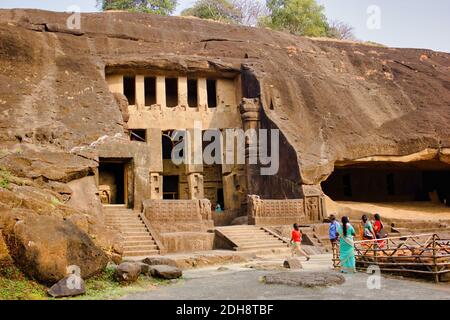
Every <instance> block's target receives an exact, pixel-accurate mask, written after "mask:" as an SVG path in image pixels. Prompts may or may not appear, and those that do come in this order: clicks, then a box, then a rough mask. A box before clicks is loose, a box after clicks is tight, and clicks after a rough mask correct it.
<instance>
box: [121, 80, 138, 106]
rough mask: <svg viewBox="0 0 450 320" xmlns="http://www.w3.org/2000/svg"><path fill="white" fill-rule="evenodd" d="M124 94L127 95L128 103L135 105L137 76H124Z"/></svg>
mask: <svg viewBox="0 0 450 320" xmlns="http://www.w3.org/2000/svg"><path fill="white" fill-rule="evenodd" d="M123 94H124V95H125V97H127V100H128V104H129V105H130V106H133V105H135V104H136V77H135V76H125V77H123Z"/></svg>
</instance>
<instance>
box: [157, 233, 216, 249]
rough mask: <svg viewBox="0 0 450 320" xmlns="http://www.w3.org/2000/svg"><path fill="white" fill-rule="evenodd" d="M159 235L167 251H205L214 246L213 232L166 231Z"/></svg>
mask: <svg viewBox="0 0 450 320" xmlns="http://www.w3.org/2000/svg"><path fill="white" fill-rule="evenodd" d="M159 237H160V240H161V241H162V243H163V245H164V248H165V249H166V250H167V253H174V252H193V251H205V250H212V249H213V247H214V233H208V232H168V233H161V234H160V236H159Z"/></svg>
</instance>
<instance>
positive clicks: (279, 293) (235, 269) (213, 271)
mask: <svg viewBox="0 0 450 320" xmlns="http://www.w3.org/2000/svg"><path fill="white" fill-rule="evenodd" d="M272 262H274V263H275V262H278V263H281V262H282V261H281V260H278V261H272ZM264 263H265V264H266V265H267V264H268V263H269V261H265V262H264ZM303 265H304V270H302V271H295V272H312V271H324V270H325V271H329V272H334V271H331V266H330V256H329V255H318V256H314V257H313V258H312V260H311V261H310V262H308V263H304V264H303ZM224 267H225V268H227V269H226V270H224V271H219V270H218V267H217V266H216V267H213V268H212V267H211V268H204V269H195V270H188V271H186V272H185V273H184V280H182V281H181V282H179V283H177V284H174V285H170V286H167V287H163V288H161V289H158V290H153V291H148V292H140V293H135V294H130V295H127V296H125V297H123V299H125V300H134V299H138V300H161V299H162V300H191V299H197V300H209V299H218V300H227V299H238V300H244V299H257V300H265V299H275V300H278V299H283V300H309V299H330V300H335V299H346V300H347V299H387V300H389V299H411V300H421V299H436V300H437V299H448V300H450V285H449V284H439V285H436V284H433V283H428V282H419V281H413V280H403V279H399V278H392V277H382V278H381V289H380V290H376V289H374V290H369V289H367V279H368V275H367V274H365V273H358V274H355V275H349V276H346V282H345V283H344V284H343V285H340V286H339V285H338V286H334V287H329V288H303V287H291V286H286V285H266V284H264V283H262V282H261V277H262V276H264V275H267V274H269V273H275V272H279V271H263V270H255V269H249V268H246V267H245V266H244V265H226V266H224ZM292 272H294V271H292Z"/></svg>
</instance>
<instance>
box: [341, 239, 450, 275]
mask: <svg viewBox="0 0 450 320" xmlns="http://www.w3.org/2000/svg"><path fill="white" fill-rule="evenodd" d="M355 258H356V267H357V269H367V268H368V267H369V266H373V265H375V266H378V267H379V268H380V270H381V271H384V272H391V273H400V274H405V275H408V274H409V275H411V274H416V275H418V274H422V275H428V276H432V277H433V278H434V280H435V281H436V282H439V281H443V279H444V278H446V279H448V276H449V275H448V273H450V240H448V239H440V238H439V236H438V235H436V234H418V235H409V236H399V237H389V238H385V239H378V240H362V241H355ZM333 266H334V267H335V268H339V249H338V248H336V250H333Z"/></svg>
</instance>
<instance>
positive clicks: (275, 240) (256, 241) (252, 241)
mask: <svg viewBox="0 0 450 320" xmlns="http://www.w3.org/2000/svg"><path fill="white" fill-rule="evenodd" d="M230 239H231V240H233V239H232V238H230ZM233 242H236V243H262V242H273V243H281V244H282V243H285V242H283V241H281V240H278V239H276V238H261V239H241V240H239V241H233Z"/></svg>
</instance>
